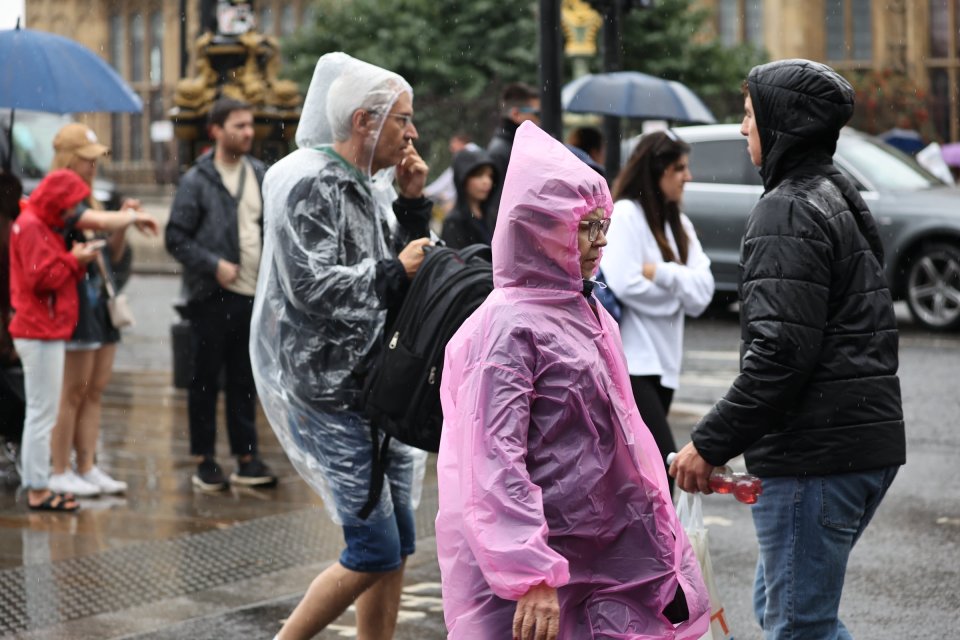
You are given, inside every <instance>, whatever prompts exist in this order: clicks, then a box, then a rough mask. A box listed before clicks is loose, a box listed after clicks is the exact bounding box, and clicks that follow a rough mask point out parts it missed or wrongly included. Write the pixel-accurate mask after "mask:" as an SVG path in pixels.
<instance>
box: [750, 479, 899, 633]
mask: <svg viewBox="0 0 960 640" xmlns="http://www.w3.org/2000/svg"><path fill="white" fill-rule="evenodd" d="M898 470H899V467H888V468H885V469H877V470H873V471H864V472H857V473H843V474H837V475H830V476H807V477H783V478H779V477H778V478H763V479H762V481H763V495H761V496H760V500H759V501H758V502H757V503H756V504H755V505H753V506H752V507H751V509H752V510H753V524H754V527H755V528H756V531H757V541H758V542H759V545H760V556H759V558H758V560H757V575H756V582H755V583H754V594H753V606H754V613H755V614H756V616H757V621H758V622H759V623H760V626H762V627H763V636H764V638H765V640H834V639H837V640H850V639H851V638H852V636H851V635H850V633H849V632H848V631H847V629H846V627H844V625H843V623H842V622H841V621H840V619H839V618H838V615H837V612H838V609H839V607H840V594H841V592H842V591H843V580H844V576H845V574H846V572H847V559H848V558H849V556H850V551H851V550H852V549H853V546H854V545H855V544H856V543H857V540H858V539H859V538H860V535H861V534H862V533H863V531H864V529H866V527H867V524H869V522H870V519H871V518H872V517H873V514H874V513H875V512H876V510H877V507H878V506H879V505H880V501H881V500H882V499H883V496H884V495H885V494H886V492H887V489H888V488H889V487H890V484H891V483H892V482H893V479H894V477H895V476H896V475H897V471H898Z"/></svg>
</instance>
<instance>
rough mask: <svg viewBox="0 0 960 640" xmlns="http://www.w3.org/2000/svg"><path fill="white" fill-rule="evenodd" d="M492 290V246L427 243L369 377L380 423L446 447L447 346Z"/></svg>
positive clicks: (400, 436) (370, 399) (407, 439)
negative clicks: (443, 392) (443, 383)
mask: <svg viewBox="0 0 960 640" xmlns="http://www.w3.org/2000/svg"><path fill="white" fill-rule="evenodd" d="M492 290H493V267H492V265H491V264H490V247H488V246H486V245H482V244H475V245H470V246H469V247H465V248H463V249H460V250H459V251H458V250H455V249H450V248H447V247H442V246H434V247H427V255H426V257H425V258H424V260H423V264H422V265H420V269H419V270H418V271H417V275H416V277H415V278H414V279H413V282H411V283H410V290H409V291H408V292H407V296H406V298H405V299H404V301H403V305H402V306H401V307H400V311H399V313H398V314H397V318H396V320H395V321H394V323H393V326H392V327H391V328H390V329H389V330H388V331H387V332H386V334H385V341H386V344H385V345H384V348H383V351H382V352H381V354H380V356H379V358H378V360H377V363H376V365H375V366H374V367H373V369H372V370H371V373H370V375H369V376H368V378H367V381H366V384H365V385H364V392H363V398H364V410H365V412H366V414H367V416H368V417H369V418H370V421H371V423H372V424H373V426H375V427H377V428H379V429H380V430H381V431H383V432H384V433H386V434H387V435H388V436H391V437H393V438H396V439H397V440H400V441H401V442H404V443H406V444H409V445H411V446H413V447H417V448H418V449H425V450H427V451H437V450H438V449H439V447H440V428H441V425H442V424H443V412H442V410H441V407H440V373H441V372H442V371H443V351H444V349H445V348H446V346H447V342H449V341H450V338H451V337H453V334H454V333H456V331H457V329H459V328H460V325H462V324H463V322H464V321H465V320H466V319H467V318H468V317H469V316H470V314H472V313H473V312H474V311H476V309H477V307H479V306H480V304H481V303H482V302H483V301H484V300H486V298H487V295H489V294H490V292H491V291H492Z"/></svg>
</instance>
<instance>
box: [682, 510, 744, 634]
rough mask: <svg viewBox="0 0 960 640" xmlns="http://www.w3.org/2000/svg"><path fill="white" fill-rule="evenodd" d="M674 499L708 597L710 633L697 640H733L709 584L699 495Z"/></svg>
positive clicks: (710, 574)
mask: <svg viewBox="0 0 960 640" xmlns="http://www.w3.org/2000/svg"><path fill="white" fill-rule="evenodd" d="M679 493H680V495H679V497H678V498H677V516H678V517H679V519H680V524H681V525H682V526H683V530H684V531H686V532H687V537H688V538H689V539H690V545H691V546H692V547H693V551H694V553H696V554H697V561H699V563H700V573H701V574H703V582H704V583H705V584H706V585H707V591H708V592H709V593H710V629H709V630H708V631H707V632H706V633H705V634H703V635H702V636H700V640H734V637H733V632H732V631H731V630H730V625H729V624H727V618H726V614H725V613H724V611H723V603H722V602H721V601H720V593H719V592H718V591H717V586H716V584H714V580H713V565H712V564H711V563H710V545H709V544H708V542H707V528H706V527H705V526H704V524H703V507H702V505H701V499H700V494H699V493H692V494H691V493H686V492H685V491H680V492H679Z"/></svg>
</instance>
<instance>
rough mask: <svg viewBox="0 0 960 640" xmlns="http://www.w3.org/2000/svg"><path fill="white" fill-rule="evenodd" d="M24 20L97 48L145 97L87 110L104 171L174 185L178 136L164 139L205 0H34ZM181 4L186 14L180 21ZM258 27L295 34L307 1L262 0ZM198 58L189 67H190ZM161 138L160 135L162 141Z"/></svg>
mask: <svg viewBox="0 0 960 640" xmlns="http://www.w3.org/2000/svg"><path fill="white" fill-rule="evenodd" d="M25 4H26V15H25V16H24V17H25V25H26V26H27V27H29V28H31V29H37V30H40V31H49V32H52V33H57V34H60V35H63V36H66V37H68V38H71V39H73V40H76V41H78V42H80V43H81V44H83V45H84V46H86V47H88V48H90V49H91V50H93V51H95V52H97V53H99V54H100V55H101V56H103V58H104V59H106V60H107V61H108V62H109V63H110V64H111V65H113V67H114V69H116V70H117V72H118V73H119V74H120V75H121V76H122V77H123V78H124V79H125V80H126V81H127V82H128V83H129V85H130V87H131V88H132V89H133V90H134V91H135V92H136V93H137V94H138V95H139V96H140V98H141V99H142V100H143V113H142V114H81V115H80V116H79V119H80V120H82V121H84V122H86V123H87V124H88V125H90V126H91V127H92V128H93V129H94V130H95V131H96V132H97V135H98V136H99V137H100V139H101V140H102V141H103V142H104V143H105V144H108V145H109V146H110V147H111V150H112V155H111V158H110V161H109V162H106V163H104V166H103V169H104V173H105V174H106V175H107V176H108V177H110V178H112V179H113V180H115V181H116V182H117V183H119V184H121V185H138V187H139V188H140V191H141V192H142V190H143V188H144V187H145V186H148V185H154V184H156V185H164V184H169V183H171V182H172V181H173V180H174V179H175V177H176V173H177V166H176V162H175V157H174V155H175V153H176V141H174V140H165V138H166V137H167V135H166V134H167V133H169V127H168V126H167V124H166V123H167V122H168V121H169V115H168V114H169V111H170V108H171V107H172V106H173V95H174V87H175V85H176V83H177V81H178V80H179V79H180V77H181V66H182V64H183V61H182V60H181V30H183V29H185V30H186V35H187V38H186V43H187V48H188V51H189V50H190V49H191V46H192V43H193V41H194V40H195V39H196V37H197V36H198V35H199V33H200V29H199V25H200V16H199V13H200V0H183V1H181V0H29V1H28V2H26V3H25ZM181 5H183V6H185V7H186V14H185V15H186V20H185V21H182V20H181V13H180V9H181ZM255 7H256V8H255V11H256V13H257V24H258V28H259V29H260V30H261V31H263V32H265V33H267V34H269V35H274V36H277V37H281V38H282V37H283V36H287V35H291V34H292V33H294V31H296V29H297V28H298V27H299V26H300V25H302V24H305V23H307V22H308V21H310V20H312V18H311V15H312V14H311V12H312V8H311V6H310V2H309V0H256V2H255ZM192 64H193V61H192V60H188V61H187V62H186V72H187V74H188V75H189V74H190V73H192V70H193V69H192ZM157 138H160V141H157V140H156V139H157Z"/></svg>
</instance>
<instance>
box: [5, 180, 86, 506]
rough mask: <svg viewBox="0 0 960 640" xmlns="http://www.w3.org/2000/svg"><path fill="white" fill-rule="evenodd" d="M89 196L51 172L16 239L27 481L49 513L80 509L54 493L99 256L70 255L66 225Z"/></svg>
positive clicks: (20, 221) (80, 248)
mask: <svg viewBox="0 0 960 640" xmlns="http://www.w3.org/2000/svg"><path fill="white" fill-rule="evenodd" d="M89 194H90V187H89V186H87V184H86V183H85V182H84V181H83V179H82V178H80V176H78V175H77V174H76V173H74V172H72V171H69V170H66V169H64V170H58V171H53V172H52V173H50V174H49V175H48V176H47V177H46V178H44V179H43V181H41V182H40V184H39V185H38V186H37V188H36V189H35V190H34V191H33V193H32V194H31V196H30V200H29V201H28V202H27V204H26V207H25V209H24V211H23V212H22V213H21V214H20V216H19V217H18V218H17V220H16V222H15V223H14V224H13V227H12V229H11V234H10V299H11V303H12V306H13V309H14V315H13V320H12V321H11V322H10V335H12V336H13V341H14V345H15V346H16V349H17V353H18V354H19V355H20V361H21V363H22V364H23V378H24V391H25V393H26V397H27V415H26V420H25V421H24V427H23V444H22V446H21V449H20V455H21V461H22V467H23V468H22V473H21V479H22V484H23V486H24V487H25V488H26V489H27V505H28V506H29V507H30V508H31V509H36V510H44V511H75V510H76V509H77V508H78V506H79V505H78V504H77V502H76V500H75V499H74V498H73V496H71V495H69V494H59V493H54V492H52V491H50V489H49V488H48V487H47V484H48V481H49V475H50V432H51V430H52V429H53V425H54V422H55V421H56V418H57V406H58V404H59V402H60V391H61V388H62V385H63V362H64V345H65V342H66V340H67V339H68V338H69V337H70V335H71V334H72V333H73V329H74V327H75V326H76V324H77V282H78V281H79V280H80V278H81V277H83V274H84V271H85V268H86V265H87V264H89V263H90V262H91V261H92V260H94V259H95V258H96V256H97V251H98V249H97V248H95V247H93V246H91V244H90V243H78V244H76V245H74V247H73V249H72V250H71V251H67V248H66V243H65V242H64V239H63V236H62V235H61V234H60V230H61V229H62V228H63V225H64V219H65V218H66V217H67V216H69V215H72V213H73V211H74V209H75V208H76V206H77V204H78V203H79V202H80V201H82V200H83V199H84V198H86V197H87V196H88V195H89Z"/></svg>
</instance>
